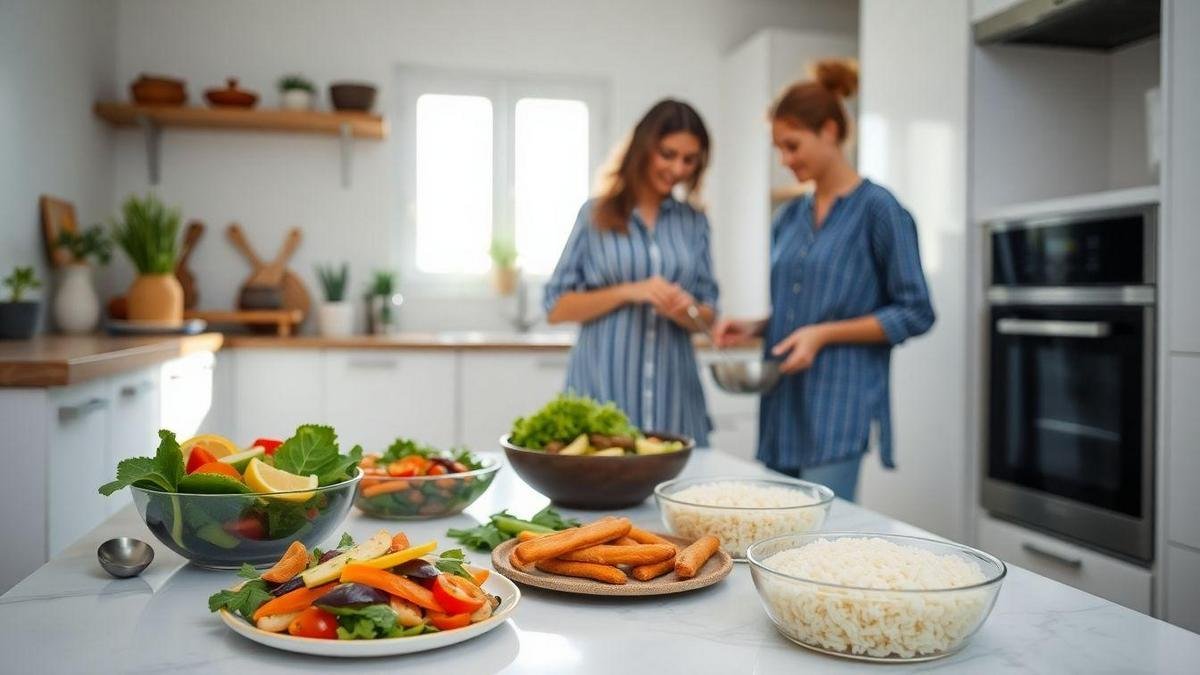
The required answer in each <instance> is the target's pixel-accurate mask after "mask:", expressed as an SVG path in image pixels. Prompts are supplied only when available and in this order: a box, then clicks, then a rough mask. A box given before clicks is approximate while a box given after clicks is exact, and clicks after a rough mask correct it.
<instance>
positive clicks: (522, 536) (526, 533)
mask: <svg viewBox="0 0 1200 675" xmlns="http://www.w3.org/2000/svg"><path fill="white" fill-rule="evenodd" d="M548 534H550V533H549V532H532V531H530V530H522V531H520V532H518V533H517V541H529V540H530V539H537V538H538V537H544V536H546V535H548Z"/></svg>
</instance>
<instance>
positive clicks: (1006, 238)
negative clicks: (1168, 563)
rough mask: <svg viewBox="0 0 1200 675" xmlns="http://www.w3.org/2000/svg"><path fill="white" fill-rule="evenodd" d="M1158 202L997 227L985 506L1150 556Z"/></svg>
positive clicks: (1119, 551) (992, 231)
mask: <svg viewBox="0 0 1200 675" xmlns="http://www.w3.org/2000/svg"><path fill="white" fill-rule="evenodd" d="M1155 233H1156V208H1155V207H1154V206H1153V205H1139V206H1130V207H1122V208H1107V209H1102V210H1095V211H1086V212H1076V213H1072V214H1067V215H1058V216H1054V217H1046V218H1026V219H1014V220H1003V221H997V222H992V223H990V224H989V241H990V256H989V257H990V276H991V284H990V286H989V288H988V292H987V300H988V320H989V324H990V328H989V330H988V360H989V363H988V368H987V430H986V439H987V442H986V451H985V457H984V461H983V473H984V475H983V479H982V486H981V487H982V489H981V495H982V503H983V507H984V508H985V509H986V510H987V511H988V512H989V513H991V514H993V515H995V516H998V517H1001V518H1005V519H1009V520H1013V521H1017V522H1019V523H1021V524H1025V525H1028V526H1030V527H1033V528H1036V529H1039V530H1043V531H1045V532H1048V533H1051V534H1056V535H1059V536H1062V537H1065V538H1068V539H1071V540H1074V541H1077V542H1079V543H1082V544H1085V545H1088V546H1091V547H1094V548H1097V549H1101V550H1104V551H1107V552H1110V553H1113V554H1116V555H1118V556H1121V557H1124V558H1127V559H1129V560H1132V561H1136V562H1140V563H1143V564H1148V563H1149V562H1150V561H1151V560H1152V559H1153V552H1154V389H1155V387H1154V370H1155V366H1154V362H1155V323H1156V312H1155V275H1156V271H1155V268H1156V264H1155V255H1154V251H1155V246H1156V244H1155V236H1156V234H1155Z"/></svg>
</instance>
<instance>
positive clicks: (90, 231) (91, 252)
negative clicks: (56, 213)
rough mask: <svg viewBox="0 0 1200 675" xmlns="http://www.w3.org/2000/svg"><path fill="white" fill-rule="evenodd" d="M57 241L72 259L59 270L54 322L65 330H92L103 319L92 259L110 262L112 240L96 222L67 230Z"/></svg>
mask: <svg viewBox="0 0 1200 675" xmlns="http://www.w3.org/2000/svg"><path fill="white" fill-rule="evenodd" d="M57 243H58V247H59V248H62V249H64V250H66V251H67V253H68V254H70V262H68V263H67V264H66V265H65V266H64V267H63V268H62V269H61V270H59V279H58V288H57V289H56V290H55V292H54V307H53V309H54V312H53V313H54V323H55V325H57V326H58V329H59V330H61V331H62V332H64V333H73V334H79V333H90V332H92V331H93V330H95V329H96V324H97V323H98V322H99V321H100V296H99V295H97V294H96V285H95V283H94V282H93V280H92V267H91V265H90V264H89V262H88V261H89V260H92V261H94V262H95V263H96V264H98V265H107V264H108V261H109V259H110V258H111V257H112V240H111V239H109V238H108V235H107V234H105V232H104V228H102V227H100V226H99V225H93V226H91V227H89V228H87V229H86V230H83V231H82V232H75V231H65V232H63V233H62V234H60V235H59V236H58V242H57Z"/></svg>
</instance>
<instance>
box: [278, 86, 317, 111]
mask: <svg viewBox="0 0 1200 675" xmlns="http://www.w3.org/2000/svg"><path fill="white" fill-rule="evenodd" d="M280 105H282V106H283V108H284V109H285V110H312V107H313V95H312V92H311V91H305V90H303V89H288V90H286V91H284V92H282V93H281V94H280Z"/></svg>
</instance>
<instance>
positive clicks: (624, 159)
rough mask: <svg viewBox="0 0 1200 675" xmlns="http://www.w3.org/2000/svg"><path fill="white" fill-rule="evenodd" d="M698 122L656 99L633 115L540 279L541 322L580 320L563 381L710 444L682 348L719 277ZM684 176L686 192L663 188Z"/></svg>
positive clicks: (688, 352)
mask: <svg viewBox="0 0 1200 675" xmlns="http://www.w3.org/2000/svg"><path fill="white" fill-rule="evenodd" d="M708 160H709V139H708V130H707V129H706V128H705V126H704V121H703V120H702V119H701V118H700V115H699V114H698V113H697V112H696V111H695V110H694V109H693V108H692V107H691V106H690V105H688V104H686V103H683V102H681V101H675V100H671V99H667V100H663V101H659V102H658V103H657V104H655V105H654V106H653V107H652V108H650V110H649V112H647V113H646V115H645V116H644V117H642V119H641V121H639V122H638V123H637V126H635V127H634V129H633V133H632V136H631V138H630V141H629V145H628V147H627V148H626V149H625V151H624V154H623V155H621V156H620V158H619V161H618V162H617V163H616V165H615V168H614V169H613V171H612V173H611V174H610V175H608V176H607V177H606V178H607V186H606V187H605V188H604V189H602V190H601V192H600V194H599V195H598V196H597V197H595V198H594V199H590V200H588V201H587V202H586V203H585V204H584V205H583V207H582V208H581V209H580V210H579V216H578V218H577V219H576V221H575V228H574V230H573V231H572V232H571V237H570V239H569V240H568V241H567V245H566V247H565V248H564V250H563V253H562V257H561V258H560V259H559V261H558V265H557V266H556V267H555V269H554V274H553V275H552V276H551V278H550V281H549V283H547V285H546V290H545V300H544V305H545V309H546V315H547V318H548V320H549V321H550V323H561V322H568V321H569V322H578V323H579V324H581V328H580V331H579V338H578V340H577V341H576V343H575V347H574V348H573V349H572V350H571V358H570V364H569V366H568V369H567V382H566V388H567V390H568V391H573V392H575V393H577V394H582V395H586V396H591V397H592V398H595V399H598V400H600V401H614V402H615V403H616V404H617V406H618V407H620V408H621V409H622V410H624V411H625V413H626V414H627V415H629V418H630V420H631V421H632V422H633V423H634V424H636V425H638V426H640V427H641V428H643V429H649V430H656V431H663V432H672V433H678V434H684V435H687V436H691V437H693V438H695V439H696V443H697V445H701V446H703V445H707V444H708V432H709V431H710V430H711V428H712V426H711V424H710V423H709V419H708V413H707V410H706V408H705V403H704V392H703V390H702V389H701V387H700V375H699V372H698V370H697V368H696V359H695V354H694V353H693V350H692V342H691V333H692V332H693V331H695V330H696V329H697V325H696V321H695V320H694V319H693V318H692V317H691V316H690V315H689V314H688V310H689V308H690V307H692V306H695V307H696V309H697V310H698V311H699V317H700V320H701V321H704V322H709V321H712V319H713V317H714V314H715V311H716V310H715V308H716V302H717V284H716V282H715V281H714V279H713V273H712V258H711V255H710V253H709V226H708V219H707V218H706V217H705V216H704V213H703V212H701V211H700V210H698V208H697V207H695V206H693V205H692V204H690V203H689V202H691V201H692V198H694V197H695V196H696V195H697V192H698V190H699V187H700V183H701V180H702V179H703V176H704V169H705V167H706V166H707V164H708ZM677 186H682V187H683V188H684V190H685V192H686V193H687V197H688V199H687V200H686V201H680V200H678V199H676V198H675V197H674V196H673V193H674V191H675V190H676V188H677Z"/></svg>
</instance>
